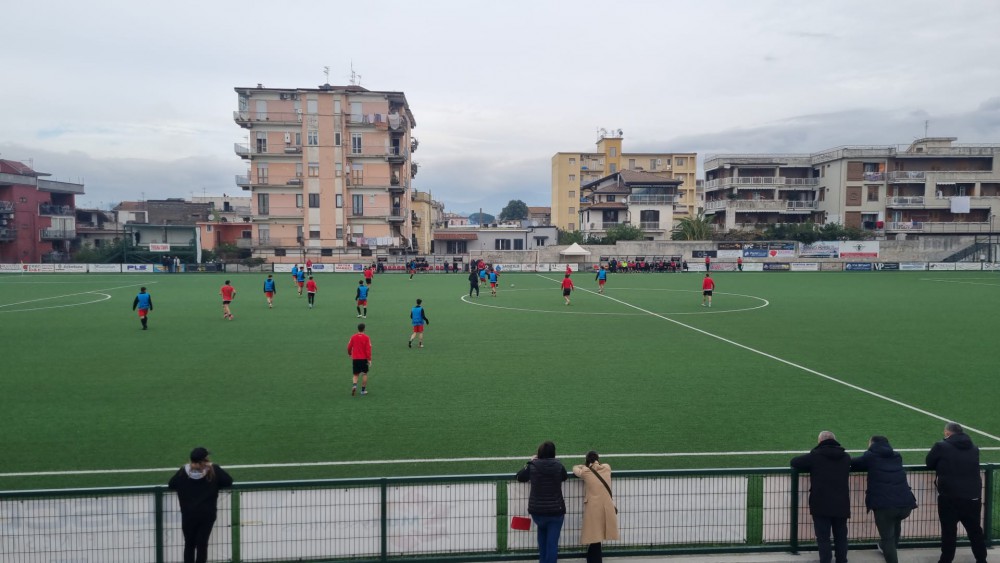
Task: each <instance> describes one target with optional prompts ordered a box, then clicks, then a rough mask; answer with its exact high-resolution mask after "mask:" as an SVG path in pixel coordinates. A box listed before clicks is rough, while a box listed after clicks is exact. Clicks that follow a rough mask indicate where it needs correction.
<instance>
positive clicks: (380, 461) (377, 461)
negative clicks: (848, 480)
mask: <svg viewBox="0 0 1000 563" xmlns="http://www.w3.org/2000/svg"><path fill="white" fill-rule="evenodd" d="M979 449H980V450H981V451H1000V447H982V448H979ZM847 451H848V452H850V453H861V452H864V451H865V450H847ZM895 451H897V452H906V453H914V452H926V451H929V448H897V449H896V450H895ZM803 453H806V451H805V450H765V451H750V452H646V453H620V454H616V453H608V454H601V455H602V456H604V458H605V459H613V458H619V459H621V458H636V459H638V458H682V457H740V456H768V455H801V454H803ZM566 457H583V454H582V453H580V454H577V455H571V456H564V459H566ZM525 458H526V456H524V455H516V456H486V457H439V458H427V459H361V460H353V461H310V462H301V463H250V464H226V469H290V468H302V467H351V466H364V465H403V464H408V463H469V462H477V461H523V460H524V459H525ZM176 470H177V468H176V467H148V468H135V469H79V470H68V471H31V472H19V473H0V478H10V477H54V476H68V475H116V474H117V475H120V474H126V473H168V472H171V471H176Z"/></svg>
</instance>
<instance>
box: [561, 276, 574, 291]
mask: <svg viewBox="0 0 1000 563" xmlns="http://www.w3.org/2000/svg"><path fill="white" fill-rule="evenodd" d="M562 288H563V289H573V280H572V279H570V278H563V281H562Z"/></svg>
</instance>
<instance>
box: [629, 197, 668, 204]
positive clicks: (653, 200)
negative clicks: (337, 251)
mask: <svg viewBox="0 0 1000 563" xmlns="http://www.w3.org/2000/svg"><path fill="white" fill-rule="evenodd" d="M676 199H677V198H676V197H675V196H672V195H630V196H628V203H630V204H633V205H673V204H674V201H676Z"/></svg>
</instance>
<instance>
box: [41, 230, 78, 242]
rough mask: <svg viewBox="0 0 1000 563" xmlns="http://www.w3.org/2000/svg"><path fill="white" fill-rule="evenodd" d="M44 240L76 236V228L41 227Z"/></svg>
mask: <svg viewBox="0 0 1000 563" xmlns="http://www.w3.org/2000/svg"><path fill="white" fill-rule="evenodd" d="M41 237H42V240H61V239H71V238H76V229H41Z"/></svg>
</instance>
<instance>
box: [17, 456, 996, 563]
mask: <svg viewBox="0 0 1000 563" xmlns="http://www.w3.org/2000/svg"><path fill="white" fill-rule="evenodd" d="M909 469H910V470H909V478H910V484H911V486H912V487H913V490H914V494H915V495H916V496H917V502H918V504H919V505H920V507H919V508H918V509H917V510H915V511H914V512H913V514H912V515H911V516H910V518H908V519H907V520H906V521H905V522H904V525H903V542H902V544H903V546H904V547H907V546H909V547H917V546H930V545H936V543H937V539H938V537H939V532H940V530H939V524H938V519H937V512H936V492H935V491H934V485H933V474H932V473H929V472H927V471H926V470H922V469H920V468H909ZM983 471H984V477H985V479H984V484H985V492H986V494H985V496H984V499H985V507H984V511H983V514H984V528H985V530H986V534H987V541H988V542H990V543H992V538H993V537H995V536H996V534H997V533H998V529H997V522H998V520H1000V518H998V516H1000V508H998V504H1000V503H998V502H997V500H998V498H997V496H998V493H997V491H996V487H995V479H994V471H995V468H994V466H984V467H983ZM865 480H866V476H865V475H864V474H863V473H862V474H855V475H852V477H851V484H852V485H851V486H852V500H851V502H852V518H851V520H850V529H849V537H850V538H851V541H852V543H854V544H855V545H859V544H863V545H865V546H866V547H872V546H873V545H874V541H875V539H876V538H877V534H876V531H875V526H874V523H873V521H872V518H871V516H870V515H869V514H867V513H866V511H865V508H864V491H865ZM613 487H614V491H615V500H616V503H617V505H618V508H619V510H620V513H619V525H620V530H621V539H620V540H619V541H616V542H608V543H607V544H606V545H605V553H606V554H608V555H651V554H661V553H662V554H678V553H711V552H753V551H793V552H794V551H798V550H803V549H804V550H808V549H815V542H814V539H813V533H812V523H811V520H810V518H809V510H808V494H807V491H808V489H809V476H808V475H800V474H798V473H794V472H792V471H791V470H788V469H712V470H700V471H681V470H677V471H675V470H664V471H618V472H616V473H615V474H614V479H613ZM528 490H529V487H528V485H526V484H523V483H517V482H516V481H515V480H514V479H513V478H512V476H511V475H464V476H442V477H402V478H384V479H335V480H315V481H284V482H260V483H237V484H236V485H235V486H234V487H233V489H232V491H228V492H225V493H223V495H222V496H221V498H220V501H219V516H218V520H217V521H216V526H215V531H214V533H213V535H212V542H211V545H210V561H231V562H257V561H259V562H284V561H355V562H369V561H370V562H376V561H380V562H388V561H392V562H399V563H402V562H406V561H431V560H433V561H456V562H457V561H499V560H514V559H532V558H534V557H535V556H536V555H535V554H536V548H535V534H534V533H533V531H527V532H525V531H515V530H511V529H510V526H509V524H510V519H511V517H512V516H527V515H528V514H527V498H528ZM582 493H583V489H582V483H581V482H580V481H579V480H577V479H572V480H570V481H568V482H567V483H566V484H565V485H564V495H565V497H566V502H567V510H568V512H567V516H566V520H565V524H564V526H563V533H562V537H561V541H560V544H561V547H560V549H561V550H562V552H563V553H564V554H566V555H573V554H580V553H582V551H583V546H581V545H580V526H581V514H582ZM182 547H183V538H182V536H181V532H180V513H179V511H178V509H177V501H176V498H175V497H174V495H173V493H172V492H170V491H169V490H167V489H166V487H163V486H154V487H123V488H107V489H73V490H51V491H7V492H0V560H2V561H4V562H8V563H36V562H43V561H44V562H49V561H73V562H81V563H82V562H102V563H114V562H122V563H126V562H127V563H146V562H149V563H161V562H176V561H181V559H182V557H181V550H182Z"/></svg>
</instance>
